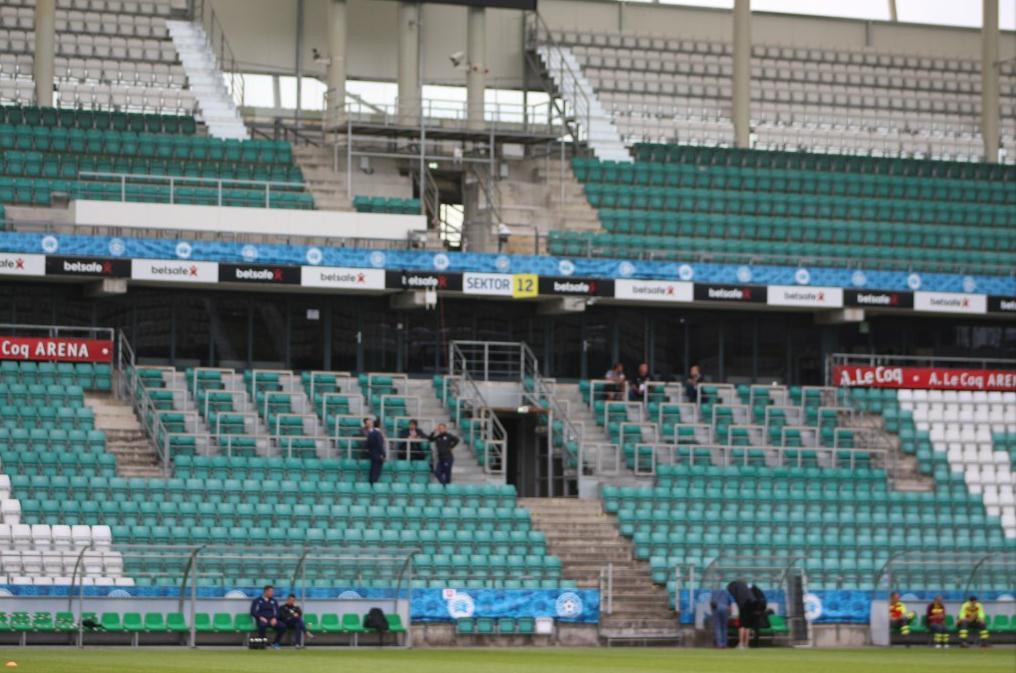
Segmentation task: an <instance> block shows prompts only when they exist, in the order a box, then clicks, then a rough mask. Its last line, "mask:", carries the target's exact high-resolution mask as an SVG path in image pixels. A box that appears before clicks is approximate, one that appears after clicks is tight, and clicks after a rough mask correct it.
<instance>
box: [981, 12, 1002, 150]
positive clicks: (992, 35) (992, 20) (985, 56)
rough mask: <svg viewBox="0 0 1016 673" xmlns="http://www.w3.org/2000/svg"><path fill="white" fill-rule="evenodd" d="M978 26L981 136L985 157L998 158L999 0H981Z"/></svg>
mask: <svg viewBox="0 0 1016 673" xmlns="http://www.w3.org/2000/svg"><path fill="white" fill-rule="evenodd" d="M983 7H984V23H983V25H982V28H981V138H982V139H983V140H984V160H985V161H987V162H988V163H992V164H993V163H995V162H997V161H998V0H984V4H983Z"/></svg>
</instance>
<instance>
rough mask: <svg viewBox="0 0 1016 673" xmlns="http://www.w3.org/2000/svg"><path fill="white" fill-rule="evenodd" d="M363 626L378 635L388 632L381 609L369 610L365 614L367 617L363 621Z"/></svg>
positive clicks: (386, 622) (386, 621)
mask: <svg viewBox="0 0 1016 673" xmlns="http://www.w3.org/2000/svg"><path fill="white" fill-rule="evenodd" d="M363 625H364V626H365V627H366V628H368V629H371V630H373V631H377V632H378V633H385V632H386V631H387V630H388V620H387V619H385V613H384V610H382V609H381V608H371V609H370V611H369V612H368V613H367V617H366V618H365V619H364V620H363Z"/></svg>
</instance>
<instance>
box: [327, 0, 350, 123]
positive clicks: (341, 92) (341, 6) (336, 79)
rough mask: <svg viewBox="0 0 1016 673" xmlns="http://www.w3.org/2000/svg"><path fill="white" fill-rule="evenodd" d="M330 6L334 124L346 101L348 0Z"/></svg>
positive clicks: (330, 82) (329, 78) (330, 107)
mask: <svg viewBox="0 0 1016 673" xmlns="http://www.w3.org/2000/svg"><path fill="white" fill-rule="evenodd" d="M328 7H329V11H328V75H327V86H328V120H329V122H330V123H333V124H334V123H337V122H338V120H339V118H340V117H341V116H342V111H343V110H344V109H345V103H346V0H331V2H330V3H329V5H328Z"/></svg>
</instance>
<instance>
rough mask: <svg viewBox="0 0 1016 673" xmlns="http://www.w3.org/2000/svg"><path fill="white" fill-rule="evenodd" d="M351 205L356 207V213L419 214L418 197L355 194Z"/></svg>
mask: <svg viewBox="0 0 1016 673" xmlns="http://www.w3.org/2000/svg"><path fill="white" fill-rule="evenodd" d="M353 207H354V208H356V212H358V213H394V214H398V215H419V214H420V199H401V198H396V197H385V196H361V195H357V196H354V197H353Z"/></svg>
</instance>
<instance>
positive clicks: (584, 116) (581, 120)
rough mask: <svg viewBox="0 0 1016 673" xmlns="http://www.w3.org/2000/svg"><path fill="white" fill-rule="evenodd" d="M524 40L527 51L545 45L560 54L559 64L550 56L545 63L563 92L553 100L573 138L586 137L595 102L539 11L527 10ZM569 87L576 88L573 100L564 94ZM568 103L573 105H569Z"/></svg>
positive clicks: (580, 138) (534, 52)
mask: <svg viewBox="0 0 1016 673" xmlns="http://www.w3.org/2000/svg"><path fill="white" fill-rule="evenodd" d="M525 44H526V53H527V55H530V54H536V53H538V50H539V48H541V47H543V48H545V49H546V50H547V51H548V53H549V54H550V55H552V56H553V55H554V54H555V53H556V54H557V59H558V60H559V61H560V64H559V65H558V66H557V67H553V66H552V64H551V63H550V62H549V60H550V59H547V62H545V63H544V64H543V65H544V66H545V67H546V68H547V71H548V73H549V74H550V75H551V78H552V79H553V80H554V83H555V84H557V86H558V93H559V95H560V97H559V98H555V97H554V96H551V102H552V104H553V105H555V107H558V115H559V116H560V117H561V119H562V120H564V122H565V125H566V126H567V127H568V130H569V131H570V132H571V135H572V138H573V140H576V141H578V140H583V139H586V138H582V137H581V136H582V135H583V133H585V134H586V135H588V134H589V129H590V119H591V117H592V104H591V103H590V101H589V98H588V97H587V96H586V93H585V91H584V90H583V89H582V87H581V83H582V81H583V80H584V78H583V77H582V76H581V73H576V72H575V71H574V70H573V69H572V68H571V66H569V65H568V63H567V61H566V60H565V58H564V54H565V50H564V47H562V46H561V45H559V44H557V42H556V41H555V40H554V37H553V35H552V34H551V30H550V27H549V26H548V25H547V22H546V21H544V20H543V17H542V16H540V14H539V13H538V12H528V13H527V14H526V30H525ZM532 65H534V66H535V65H536V64H535V63H533V64H532ZM566 88H571V90H572V91H573V92H574V95H573V99H574V100H572V101H570V102H569V101H568V100H567V99H566V98H565V92H564V90H565V89H566ZM569 106H570V107H571V109H568V108H569Z"/></svg>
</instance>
